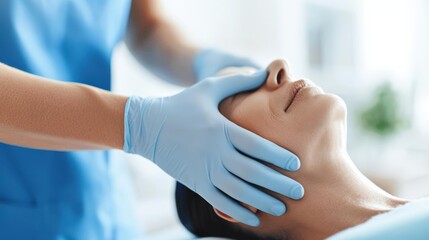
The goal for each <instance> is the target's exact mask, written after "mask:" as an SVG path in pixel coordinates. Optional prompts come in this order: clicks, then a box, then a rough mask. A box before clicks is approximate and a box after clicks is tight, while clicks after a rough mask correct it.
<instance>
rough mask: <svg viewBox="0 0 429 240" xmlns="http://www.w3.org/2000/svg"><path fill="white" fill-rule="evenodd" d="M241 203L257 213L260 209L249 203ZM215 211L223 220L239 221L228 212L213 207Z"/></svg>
mask: <svg viewBox="0 0 429 240" xmlns="http://www.w3.org/2000/svg"><path fill="white" fill-rule="evenodd" d="M241 205H243V206H244V207H245V208H247V209H249V210H250V211H251V212H253V213H256V212H257V211H258V209H256V208H254V207H252V206H249V205H247V204H244V203H241ZM213 211H214V212H215V213H216V215H218V216H219V217H220V218H222V219H223V220H226V221H228V222H232V223H238V222H239V221H238V220H236V219H234V218H232V217H231V216H229V215H227V214H226V213H224V212H222V211H220V210H219V209H216V208H213Z"/></svg>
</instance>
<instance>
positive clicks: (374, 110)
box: [360, 82, 405, 137]
mask: <svg viewBox="0 0 429 240" xmlns="http://www.w3.org/2000/svg"><path fill="white" fill-rule="evenodd" d="M397 98H398V97H397V94H396V92H395V91H394V90H393V88H392V86H391V85H390V83H388V82H386V83H383V84H382V85H380V86H379V87H378V88H377V90H376V92H375V97H374V101H373V102H372V103H371V104H370V105H369V106H368V107H367V108H366V109H364V110H363V111H362V112H361V114H360V123H361V125H362V127H363V129H365V130H367V131H369V132H372V133H375V134H377V135H379V136H382V137H386V136H389V135H392V134H394V133H396V132H397V131H399V130H400V129H401V128H403V127H404V125H405V120H404V118H403V117H402V116H401V113H400V109H399V105H398V99H397Z"/></svg>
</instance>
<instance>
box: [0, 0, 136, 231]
mask: <svg viewBox="0 0 429 240" xmlns="http://www.w3.org/2000/svg"><path fill="white" fill-rule="evenodd" d="M129 11H130V0H1V1H0V62H3V63H5V64H8V65H10V66H12V67H15V68H18V69H21V70H23V71H26V72H30V73H33V74H36V75H40V76H44V77H48V78H52V79H56V80H61V81H67V82H79V83H85V84H89V85H92V86H96V87H98V88H103V89H106V90H110V85H111V84H110V80H111V79H110V78H111V75H110V70H111V69H110V68H111V63H110V62H111V55H112V50H113V48H114V47H115V46H116V44H117V43H118V42H119V41H120V40H121V38H122V37H123V35H124V30H125V28H126V24H127V20H128V15H129ZM0 114H1V113H0ZM109 156H110V153H109V152H107V151H76V152H56V151H41V150H34V149H27V148H20V147H14V146H10V145H6V144H0V239H131V238H132V234H134V228H133V225H132V222H133V218H132V217H131V212H132V211H129V209H127V208H129V207H130V205H129V196H130V195H129V193H130V192H131V191H127V190H126V187H125V186H126V185H127V184H126V183H124V181H126V174H125V169H124V166H123V165H122V161H121V160H120V159H119V160H115V159H111V158H110V157H109ZM128 185H129V184H128Z"/></svg>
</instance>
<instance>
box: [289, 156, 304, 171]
mask: <svg viewBox="0 0 429 240" xmlns="http://www.w3.org/2000/svg"><path fill="white" fill-rule="evenodd" d="M300 167H301V162H300V161H299V159H298V158H296V157H291V159H290V160H289V161H288V163H287V166H286V170H289V171H296V170H298V169H299V168H300Z"/></svg>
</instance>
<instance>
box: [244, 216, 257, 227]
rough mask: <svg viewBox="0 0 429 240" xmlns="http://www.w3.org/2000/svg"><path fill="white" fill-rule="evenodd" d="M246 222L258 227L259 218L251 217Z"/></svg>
mask: <svg viewBox="0 0 429 240" xmlns="http://www.w3.org/2000/svg"><path fill="white" fill-rule="evenodd" d="M245 223H246V224H247V225H250V226H252V227H257V226H259V219H257V218H251V219H249V220H247V221H246V222H245Z"/></svg>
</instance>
